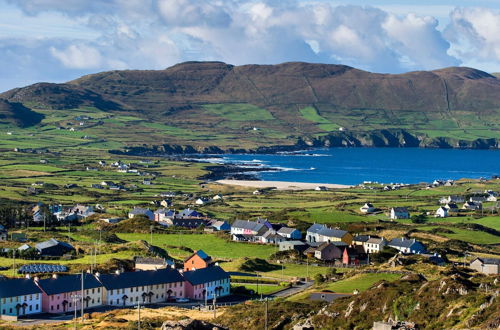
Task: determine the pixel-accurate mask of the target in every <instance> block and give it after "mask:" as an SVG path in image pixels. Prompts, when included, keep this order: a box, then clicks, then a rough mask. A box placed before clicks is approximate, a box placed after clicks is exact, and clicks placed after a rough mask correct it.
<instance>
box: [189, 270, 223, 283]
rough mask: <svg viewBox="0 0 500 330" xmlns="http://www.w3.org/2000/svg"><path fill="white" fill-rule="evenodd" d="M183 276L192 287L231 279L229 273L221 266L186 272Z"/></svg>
mask: <svg viewBox="0 0 500 330" xmlns="http://www.w3.org/2000/svg"><path fill="white" fill-rule="evenodd" d="M183 276H184V278H185V279H186V280H187V281H188V282H189V283H191V284H192V285H198V284H202V283H207V282H213V281H219V280H222V279H226V278H229V273H227V272H226V271H224V270H223V269H222V268H220V267H219V266H214V267H207V268H201V269H197V270H192V271H190V272H184V274H183Z"/></svg>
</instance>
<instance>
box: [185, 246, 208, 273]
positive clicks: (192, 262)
mask: <svg viewBox="0 0 500 330" xmlns="http://www.w3.org/2000/svg"><path fill="white" fill-rule="evenodd" d="M213 263H214V262H213V260H212V258H211V257H210V256H209V255H207V254H206V253H205V252H203V250H198V251H196V252H194V253H193V254H192V255H190V256H189V257H187V258H186V259H185V260H184V271H186V272H187V271H189V270H194V269H201V268H207V267H210V266H212V264H213Z"/></svg>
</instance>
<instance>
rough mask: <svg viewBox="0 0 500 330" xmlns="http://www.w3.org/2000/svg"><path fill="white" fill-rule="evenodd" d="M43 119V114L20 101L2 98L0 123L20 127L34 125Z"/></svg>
mask: <svg viewBox="0 0 500 330" xmlns="http://www.w3.org/2000/svg"><path fill="white" fill-rule="evenodd" d="M42 119H43V115H41V114H39V113H36V112H33V111H31V110H30V109H28V108H26V107H25V106H23V105H22V104H20V103H13V102H9V101H7V100H4V99H0V124H13V125H15V126H19V127H27V126H33V125H36V124H38V123H40V121H41V120H42Z"/></svg>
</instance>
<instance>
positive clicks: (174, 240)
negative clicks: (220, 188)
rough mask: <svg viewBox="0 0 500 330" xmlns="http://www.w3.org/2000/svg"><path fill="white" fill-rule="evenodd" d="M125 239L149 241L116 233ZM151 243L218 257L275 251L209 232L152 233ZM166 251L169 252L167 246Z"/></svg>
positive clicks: (261, 255)
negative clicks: (178, 247) (202, 252)
mask: <svg viewBox="0 0 500 330" xmlns="http://www.w3.org/2000/svg"><path fill="white" fill-rule="evenodd" d="M118 237H119V238H121V239H123V240H126V241H137V240H145V241H148V242H149V238H150V235H148V234H118ZM153 244H154V245H157V246H160V247H165V246H166V245H173V246H184V247H188V248H190V249H193V250H203V251H205V252H206V253H208V254H209V255H211V256H212V257H215V258H220V259H232V258H243V257H247V256H252V257H254V258H263V259H267V258H268V257H269V256H270V255H271V253H273V252H274V251H275V247H273V246H270V245H262V244H247V243H237V242H231V241H226V240H224V239H222V238H218V237H216V236H214V235H210V234H201V235H196V234H153ZM167 252H170V251H169V250H168V248H167ZM179 254H181V255H184V256H185V255H187V254H189V253H188V252H183V253H182V252H181V251H173V252H172V255H179Z"/></svg>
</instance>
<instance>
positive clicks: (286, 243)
mask: <svg viewBox="0 0 500 330" xmlns="http://www.w3.org/2000/svg"><path fill="white" fill-rule="evenodd" d="M280 245H293V246H296V245H306V243H304V242H302V241H283V242H280Z"/></svg>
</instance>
